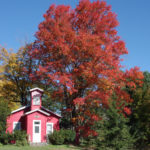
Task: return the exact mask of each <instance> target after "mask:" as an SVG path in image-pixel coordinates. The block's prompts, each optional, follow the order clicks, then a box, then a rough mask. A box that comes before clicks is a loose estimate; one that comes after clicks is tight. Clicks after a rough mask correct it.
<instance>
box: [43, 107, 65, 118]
mask: <svg viewBox="0 0 150 150" xmlns="http://www.w3.org/2000/svg"><path fill="white" fill-rule="evenodd" d="M41 108H42V109H44V110H46V111H48V112H50V113H52V114H54V115H56V116H57V117H60V118H61V117H62V116H61V115H59V114H57V113H54V112H52V111H50V110H49V109H46V108H45V107H43V106H42V107H41Z"/></svg>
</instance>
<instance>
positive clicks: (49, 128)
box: [46, 123, 53, 134]
mask: <svg viewBox="0 0 150 150" xmlns="http://www.w3.org/2000/svg"><path fill="white" fill-rule="evenodd" d="M51 133H53V123H47V124H46V134H51Z"/></svg>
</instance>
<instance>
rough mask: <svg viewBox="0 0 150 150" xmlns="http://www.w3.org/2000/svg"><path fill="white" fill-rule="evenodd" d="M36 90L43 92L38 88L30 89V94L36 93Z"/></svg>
mask: <svg viewBox="0 0 150 150" xmlns="http://www.w3.org/2000/svg"><path fill="white" fill-rule="evenodd" d="M36 90H38V91H41V92H43V90H42V89H40V88H38V87H36V88H33V89H30V92H32V91H36Z"/></svg>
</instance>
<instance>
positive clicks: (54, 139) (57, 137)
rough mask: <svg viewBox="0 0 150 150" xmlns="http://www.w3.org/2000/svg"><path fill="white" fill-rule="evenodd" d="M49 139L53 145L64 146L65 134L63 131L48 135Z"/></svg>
mask: <svg viewBox="0 0 150 150" xmlns="http://www.w3.org/2000/svg"><path fill="white" fill-rule="evenodd" d="M48 139H49V141H50V143H52V144H54V145H61V144H64V140H65V137H64V134H63V130H59V131H54V132H53V133H52V134H49V135H48Z"/></svg>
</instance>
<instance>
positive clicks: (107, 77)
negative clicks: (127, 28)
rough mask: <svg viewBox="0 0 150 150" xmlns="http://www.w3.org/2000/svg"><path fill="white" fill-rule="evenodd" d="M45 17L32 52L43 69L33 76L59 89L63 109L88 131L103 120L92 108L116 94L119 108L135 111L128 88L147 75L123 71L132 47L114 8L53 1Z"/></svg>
mask: <svg viewBox="0 0 150 150" xmlns="http://www.w3.org/2000/svg"><path fill="white" fill-rule="evenodd" d="M43 16H44V21H43V22H41V23H40V24H39V29H38V31H37V32H36V35H35V36H36V40H35V42H34V44H33V46H32V48H31V50H30V55H31V56H32V58H33V59H35V60H36V62H37V64H38V66H39V69H38V70H36V71H34V69H33V70H32V74H31V77H32V78H33V79H41V80H42V79H45V80H46V81H47V82H46V84H47V85H49V84H52V85H53V86H54V87H55V88H54V91H53V95H52V96H53V98H54V99H57V98H58V99H59V100H60V101H61V102H62V103H63V104H65V107H64V110H63V113H64V112H69V114H70V119H71V120H72V121H73V122H74V123H75V124H76V126H79V125H81V126H82V129H83V128H84V127H86V128H87V129H89V127H90V125H91V123H92V120H93V121H94V120H97V119H99V116H97V115H96V112H95V110H93V109H92V108H96V107H108V104H109V99H111V97H112V95H114V94H115V96H116V98H115V100H116V101H117V104H118V109H120V110H121V111H125V112H126V113H127V114H129V113H130V110H129V108H127V107H126V106H125V104H126V103H130V102H132V99H131V98H130V96H129V95H128V93H127V92H126V91H125V90H124V89H123V87H124V86H129V87H132V89H134V88H135V85H136V84H140V83H141V79H142V78H143V75H142V73H141V72H140V71H139V69H138V68H133V69H131V70H128V71H126V72H123V71H121V67H122V66H121V64H120V62H121V58H120V57H121V56H122V55H124V54H127V53H128V51H127V49H126V47H125V42H124V41H122V40H121V39H120V37H119V36H118V34H117V30H116V27H117V26H118V24H119V23H118V21H117V19H116V14H115V13H113V12H112V11H111V6H108V5H107V4H106V2H104V1H94V2H90V1H89V0H80V1H79V5H77V7H76V8H75V9H71V8H70V7H69V6H65V5H58V6H56V5H51V6H50V8H49V9H48V10H47V12H46V13H45V14H44V15H43ZM90 108H91V109H90ZM92 110H93V111H92ZM81 112H82V113H81ZM83 112H84V113H83ZM80 114H82V115H80ZM83 114H84V115H83ZM85 118H86V119H85ZM87 118H88V119H87ZM80 122H82V123H80ZM83 122H84V124H83ZM87 133H88V132H87Z"/></svg>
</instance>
